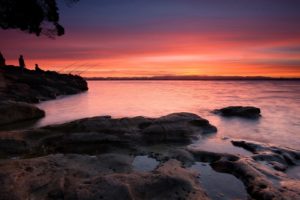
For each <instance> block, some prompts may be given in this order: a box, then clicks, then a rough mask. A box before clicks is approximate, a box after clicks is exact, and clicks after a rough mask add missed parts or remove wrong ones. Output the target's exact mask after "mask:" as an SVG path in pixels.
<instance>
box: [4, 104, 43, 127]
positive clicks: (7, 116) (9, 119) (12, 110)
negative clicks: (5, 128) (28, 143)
mask: <svg viewBox="0 0 300 200" xmlns="http://www.w3.org/2000/svg"><path fill="white" fill-rule="evenodd" d="M44 116H45V112H44V111H43V110H41V109H39V108H37V107H36V106H33V105H30V104H27V103H21V102H14V101H0V126H1V125H6V124H12V123H15V122H20V121H26V120H32V119H39V118H42V117H44Z"/></svg>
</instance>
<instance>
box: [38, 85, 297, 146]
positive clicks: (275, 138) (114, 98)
mask: <svg viewBox="0 0 300 200" xmlns="http://www.w3.org/2000/svg"><path fill="white" fill-rule="evenodd" d="M89 88H90V89H89V91H88V92H85V93H82V94H78V95H74V96H68V97H62V98H60V99H57V100H53V101H48V102H43V103H41V104H38V106H39V107H40V108H42V109H44V110H45V111H46V113H47V116H46V117H45V118H44V119H42V120H40V121H38V122H37V123H36V124H34V125H33V127H37V126H44V125H48V124H54V123H63V122H66V121H70V120H74V119H79V118H84V117H92V116H98V115H111V116H113V117H127V116H129V117H130V116H137V115H142V116H149V117H158V116H162V115H166V114H169V113H173V112H192V113H196V114H198V115H200V116H201V117H204V118H206V119H208V120H209V121H210V122H211V123H212V124H214V125H215V126H217V128H218V133H217V134H214V135H212V136H210V140H208V143H210V142H218V141H220V140H221V138H224V137H225V138H231V139H247V140H253V141H260V142H268V143H274V144H279V145H283V146H288V147H292V148H296V149H300V81H298V82H297V81H89ZM232 105H243V106H257V107H260V108H261V110H262V118H260V119H259V120H245V119H239V118H223V117H220V116H216V115H214V114H212V113H211V111H212V110H213V109H216V108H222V107H224V106H232ZM202 146H203V147H206V146H208V147H207V148H209V146H211V145H210V144H207V143H203V144H202ZM216 148H220V149H223V148H225V147H223V146H222V144H220V145H219V146H218V147H216ZM229 151H230V150H229Z"/></svg>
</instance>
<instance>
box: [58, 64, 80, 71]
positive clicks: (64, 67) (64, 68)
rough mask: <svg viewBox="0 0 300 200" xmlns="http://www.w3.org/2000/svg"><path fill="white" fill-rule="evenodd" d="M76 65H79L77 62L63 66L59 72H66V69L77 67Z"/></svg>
mask: <svg viewBox="0 0 300 200" xmlns="http://www.w3.org/2000/svg"><path fill="white" fill-rule="evenodd" d="M76 63H77V62H73V63H71V64H69V65H66V66H63V67H62V68H61V69H60V70H58V72H63V71H64V70H66V69H68V68H70V67H72V66H73V65H75V64H76Z"/></svg>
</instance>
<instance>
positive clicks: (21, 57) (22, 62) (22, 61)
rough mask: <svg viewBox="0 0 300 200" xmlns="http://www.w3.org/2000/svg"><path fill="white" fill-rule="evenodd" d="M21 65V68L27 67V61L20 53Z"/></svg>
mask: <svg viewBox="0 0 300 200" xmlns="http://www.w3.org/2000/svg"><path fill="white" fill-rule="evenodd" d="M19 65H20V68H21V70H23V69H24V68H25V67H26V66H25V61H24V58H23V56H22V55H20V57H19Z"/></svg>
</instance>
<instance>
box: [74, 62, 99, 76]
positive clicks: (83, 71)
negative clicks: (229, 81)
mask: <svg viewBox="0 0 300 200" xmlns="http://www.w3.org/2000/svg"><path fill="white" fill-rule="evenodd" d="M98 64H99V63H96V64H94V65H92V66H91V67H90V68H86V69H84V70H82V71H80V72H79V73H78V75H81V74H83V73H85V72H87V71H88V70H89V69H92V68H94V67H96V66H98Z"/></svg>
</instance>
